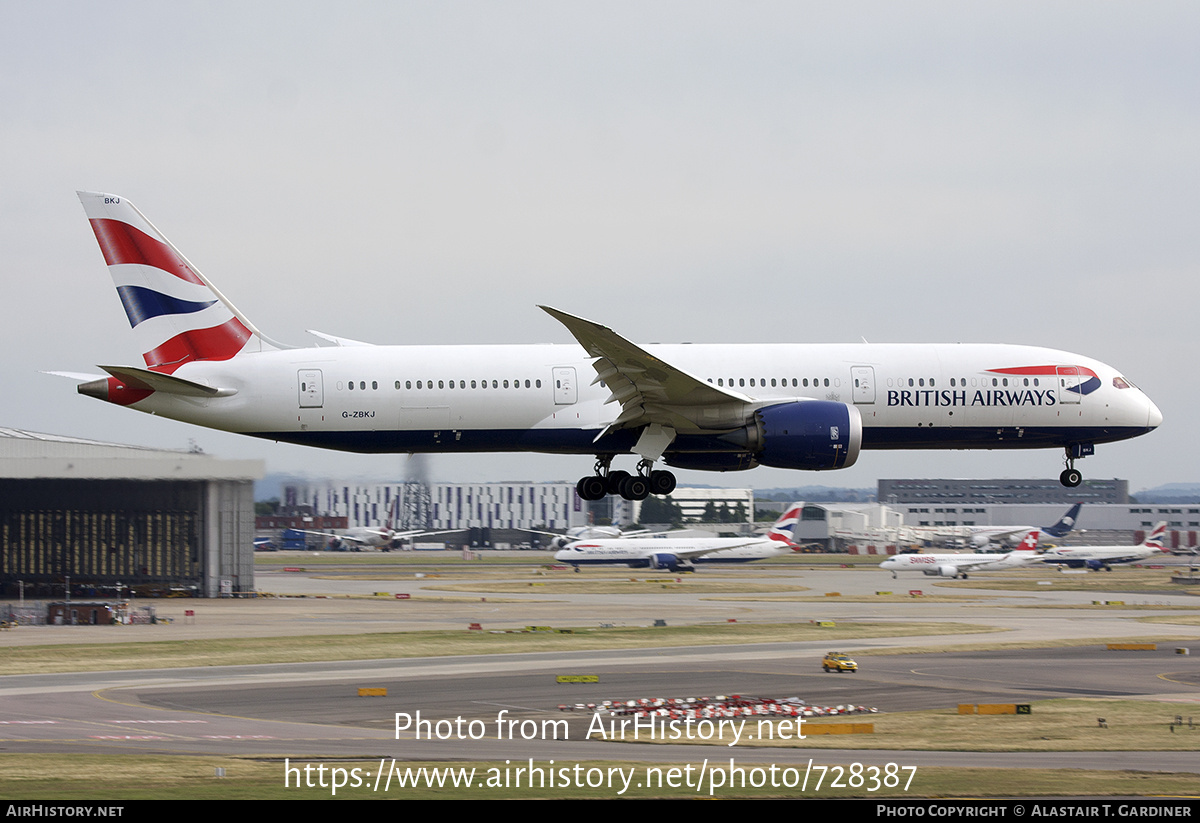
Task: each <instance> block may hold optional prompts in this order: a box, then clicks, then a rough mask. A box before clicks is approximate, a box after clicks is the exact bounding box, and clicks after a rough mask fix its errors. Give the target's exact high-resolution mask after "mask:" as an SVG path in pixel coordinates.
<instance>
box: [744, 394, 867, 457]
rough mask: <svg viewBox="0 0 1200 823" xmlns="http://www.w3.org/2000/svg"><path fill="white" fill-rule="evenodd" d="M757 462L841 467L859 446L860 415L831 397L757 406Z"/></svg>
mask: <svg viewBox="0 0 1200 823" xmlns="http://www.w3.org/2000/svg"><path fill="white" fill-rule="evenodd" d="M755 422H756V424H757V426H756V428H757V429H758V431H757V435H758V437H759V438H760V448H759V449H758V451H757V452H756V453H755V455H754V457H755V459H756V460H757V461H758V463H759V464H760V465H763V466H773V467H775V468H777V469H806V470H809V471H820V470H822V469H845V468H848V467H850V466H853V465H854V461H856V460H858V452H859V449H861V448H862V415H861V414H859V412H858V409H856V408H855V407H854V406H849V405H847V404H845V403H838V402H836V401H833V400H804V401H799V402H795V403H781V404H779V405H777V406H767V407H766V408H763V409H759V411H758V414H757V415H756V421H755Z"/></svg>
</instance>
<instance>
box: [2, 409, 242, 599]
mask: <svg viewBox="0 0 1200 823" xmlns="http://www.w3.org/2000/svg"><path fill="white" fill-rule="evenodd" d="M263 468H264V467H263V463H262V461H261V460H224V459H217V458H215V457H212V456H210V455H206V454H199V453H192V452H185V451H169V450H160V449H146V448H138V447H134V446H123V445H117V444H112V443H100V442H96V441H92V440H83V439H80V438H75V437H64V436H57V435H49V434H39V433H35V432H28V431H21V430H17V429H4V428H0V594H2V595H3V596H7V597H15V596H17V594H18V593H22V594H24V595H25V596H26V597H54V598H61V597H63V596H64V594H65V592H66V591H68V590H69V591H71V593H72V597H81V596H82V597H96V596H100V597H109V596H118V597H119V596H122V595H128V594H133V595H135V596H137V595H149V596H164V595H168V594H188V595H195V596H202V597H216V596H220V595H232V594H237V593H241V592H251V591H253V590H254V481H255V480H257V479H259V478H261V477H262V475H263Z"/></svg>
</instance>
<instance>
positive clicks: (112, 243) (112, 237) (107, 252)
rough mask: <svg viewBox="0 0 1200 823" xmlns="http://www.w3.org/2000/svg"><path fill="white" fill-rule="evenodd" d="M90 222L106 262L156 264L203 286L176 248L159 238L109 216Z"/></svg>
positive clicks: (111, 263)
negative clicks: (108, 217) (156, 238)
mask: <svg viewBox="0 0 1200 823" xmlns="http://www.w3.org/2000/svg"><path fill="white" fill-rule="evenodd" d="M89 222H91V224H92V231H93V232H95V234H96V240H97V241H98V242H99V243H100V251H101V252H103V253H104V262H105V263H107V264H108V265H110V266H116V265H119V264H122V263H137V264H140V265H143V266H153V267H154V268H156V269H162V270H163V271H165V272H167V273H168V274H173V275H175V276H176V277H178V278H180V279H181V280H186V281H188V282H189V283H196V284H198V285H201V286H202V285H204V281H202V280H201V279H200V278H199V277H197V276H196V273H195V272H194V271H192V270H191V268H190V267H189V266H188V264H187V263H185V262H183V258H181V257H180V256H179V255H178V254H176V253H175V250H174V249H172V248H171V247H170V246H168V245H166V244H165V243H163V242H162V241H160V240H155V239H154V238H153V237H151V236H150V235H148V234H146V233H145V232H144V231H142V230H141V229H136V228H134V227H133V226H131V225H129V224H128V223H123V222H121V221H120V220H109V219H107V218H97V219H95V220H91V221H89Z"/></svg>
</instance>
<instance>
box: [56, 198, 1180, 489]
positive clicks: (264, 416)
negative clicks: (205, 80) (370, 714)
mask: <svg viewBox="0 0 1200 823" xmlns="http://www.w3.org/2000/svg"><path fill="white" fill-rule="evenodd" d="M79 197H80V199H81V200H82V202H83V206H84V210H85V211H86V213H87V216H88V219H89V221H90V222H91V226H92V230H93V232H94V233H95V235H96V239H97V240H98V241H99V243H100V249H101V252H102V253H103V255H104V260H105V262H106V263H107V265H108V269H109V273H110V274H111V275H112V278H113V280H114V282H115V284H116V287H117V293H118V295H119V296H120V299H121V304H122V306H123V307H124V309H125V314H126V316H127V317H128V319H129V324H130V326H131V327H132V328H133V332H134V337H135V340H137V341H138V342H139V343H140V345H141V350H142V352H143V354H142V358H143V360H144V362H145V365H144V366H100V368H101V369H103V371H104V372H106V373H107V374H106V375H82V376H81V375H75V374H70V375H69V376H73V377H77V378H85V379H86V378H95V379H86V382H83V383H81V384H80V385H79V386H78V391H79V393H80V394H84V395H87V396H89V397H94V398H98V399H100V400H104V401H107V402H109V403H115V404H118V405H122V406H129V407H131V408H134V409H137V410H138V411H142V412H147V413H150V414H156V415H161V416H163V417H169V418H172V419H176V420H182V421H185V422H188V423H194V424H196V425H200V426H207V427H209V428H214V429H221V430H224V431H230V432H238V433H241V434H247V435H251V436H254V437H262V438H267V439H271V440H277V441H286V442H289V443H300V444H304V445H309V446H319V447H323V448H327V449H338V450H342V451H352V452H363V453H382V452H412V453H416V452H547V453H557V454H573V455H591V456H594V457H595V461H596V462H595V470H594V473H593V474H591V475H588V476H585V477H583V478H581V479H580V481H579V483H578V484H577V487H576V488H577V490H578V492H579V495H580V497H582V498H584V499H586V500H596V499H599V498H601V497H603V496H604V495H606V494H620V495H621V496H623V497H625V498H627V499H631V500H641V499H645V498H646V496H647V495H648V494H668V493H670V492H671V491H672V490H673V489H674V487H675V476H674V475H673V474H672V473H671V472H670V471H667V470H662V469H655V464H656V463H658V462H659V461H662V462H663V463H665V464H666V465H668V466H674V467H678V468H686V469H701V470H708V471H735V470H743V469H751V468H754V467H755V466H774V467H777V468H786V469H799V470H810V471H821V470H828V469H841V468H845V467H848V466H851V465H853V464H854V462H855V461H856V460H857V459H858V456H859V452H860V451H861V450H864V449H1041V448H1057V449H1063V450H1064V454H1065V457H1064V460H1065V464H1066V468H1065V470H1064V471H1063V473H1062V475H1061V476H1060V479H1061V481H1062V482H1063V484H1065V485H1067V486H1076V485H1078V484H1079V483H1080V482H1081V479H1082V475H1081V474H1080V472H1079V471H1078V470H1077V469H1076V468H1075V460H1076V459H1077V458H1080V457H1083V456H1085V455H1089V454H1092V453H1093V450H1094V448H1095V445H1096V444H1097V443H1108V442H1113V441H1117V440H1124V439H1127V438H1130V437H1136V436H1138V435H1141V434H1145V433H1146V432H1149V431H1152V430H1153V429H1154V428H1156V427H1157V426H1158V425H1159V423H1160V422H1161V421H1162V415H1161V414H1160V413H1159V410H1158V408H1157V407H1156V406H1155V405H1154V403H1153V402H1151V401H1150V399H1149V398H1148V397H1147V396H1146V395H1145V394H1143V393H1142V391H1141V390H1140V389H1138V388H1137V387H1136V386H1135V385H1134V384H1133V383H1132V382H1131V381H1130V380H1128V379H1126V378H1125V377H1123V376H1122V375H1121V374H1120V373H1119V372H1118V371H1117V370H1115V369H1114V368H1112V367H1111V366H1107V365H1105V364H1104V363H1101V362H1098V361H1096V360H1092V359H1090V358H1087V357H1083V356H1081V355H1077V354H1070V353H1068V352H1063V351H1055V350H1052V349H1044V348H1037V347H1032V346H1014V345H996V344H987V345H982V344H951V345H945V344H905V345H899V344H861V345H860V344H853V345H837V344H734V345H710V344H704V345H701V344H696V345H686V344H685V345H653V346H650V345H648V346H644V347H643V346H639V345H637V344H635V343H633V342H631V341H629V340H627V339H626V338H625V337H622V336H621V335H619V334H617V333H616V332H614V331H613V330H612V329H609V328H608V327H606V326H603V325H601V324H599V323H594V322H592V321H589V320H584V319H583V318H581V317H576V316H574V315H572V314H567V313H566V312H563V311H559V310H557V309H553V308H548V307H542V308H543V309H544V310H545V311H546V313H547V314H549V315H550V317H552V318H554V319H555V320H557V321H559V322H560V323H561V324H562V325H563V326H564V327H565V328H566V331H567V332H569V333H570V335H571V336H573V337H574V338H575V341H576V342H575V343H571V344H557V345H508V346H500V345H498V346H373V345H370V344H367V343H362V342H359V341H355V340H349V339H346V338H341V337H335V336H333V335H328V334H320V333H317V336H318V337H319V338H321V339H322V340H324V341H326V342H327V343H330V344H332V345H326V346H316V347H308V348H298V347H292V346H287V345H284V344H281V343H278V342H276V341H274V340H272V339H271V338H269V337H267V336H266V335H264V334H263V333H262V332H260V331H259V330H258V329H257V328H256V327H255V325H254V324H253V323H252V322H251V321H250V320H249V319H248V318H247V317H246V316H245V315H243V314H242V313H241V312H240V311H238V309H237V308H235V307H234V305H233V303H232V302H230V301H229V300H228V299H227V298H226V297H225V296H224V295H223V294H222V293H221V292H220V291H218V290H217V288H216V287H215V286H214V285H213V284H212V283H211V282H210V281H209V280H208V278H206V277H205V276H204V275H203V274H201V273H200V272H199V270H197V269H196V267H195V266H193V265H192V264H191V263H189V262H188V260H187V258H185V257H184V256H183V254H181V253H180V252H179V250H178V249H176V248H175V246H173V245H172V244H171V242H170V241H169V240H167V238H166V237H165V236H164V235H163V234H162V233H161V232H160V231H159V230H158V229H157V228H155V227H154V225H152V224H151V223H150V221H149V220H147V219H146V218H145V216H143V215H142V213H141V212H140V211H138V210H137V209H136V208H135V207H134V206H133V204H131V203H130V202H129V201H128V200H126V199H125V198H123V197H118V196H115V195H111V194H100V193H90V192H81V193H80V194H79ZM618 455H634V456H636V457H637V459H638V460H637V467H636V471H635V472H633V473H629V472H625V471H620V470H615V469H613V468H612V462H613V460H614V459H615V458H616V457H617V456H618Z"/></svg>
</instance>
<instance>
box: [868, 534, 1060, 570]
mask: <svg viewBox="0 0 1200 823" xmlns="http://www.w3.org/2000/svg"><path fill="white" fill-rule="evenodd" d="M1039 536H1040V535H1039V534H1038V530H1037V529H1033V530H1032V531H1030V532H1028V533H1027V534H1026V535H1025V537H1024V538H1023V539H1022V540H1021V542H1020V543H1019V544H1018V545H1017V547H1016V548H1015V549H1013V550H1012V551H1010V552H1004V553H1003V554H986V553H980V552H975V553H972V554H897V555H893V556H892V557H889V558H888V559H887V560H884V561H883V562H882V563H880V564H879V568H881V569H887V570H888V571H890V572H891V573H892V577H895V576H896V572H903V571H919V572H922V573H923V574H927V575H929V576H930V577H956V578H957V577H961V578H962V579H963V580H966V579H967V577H968V576H969V575H970V573H971V572H994V571H1005V570H1010V569H1019V568H1022V567H1024V566H1028V565H1030V564H1031V563H1036V562H1037V561H1039V560H1041V559H1042V557H1041V555H1040V554H1038V553H1037V544H1038V537H1039Z"/></svg>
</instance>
